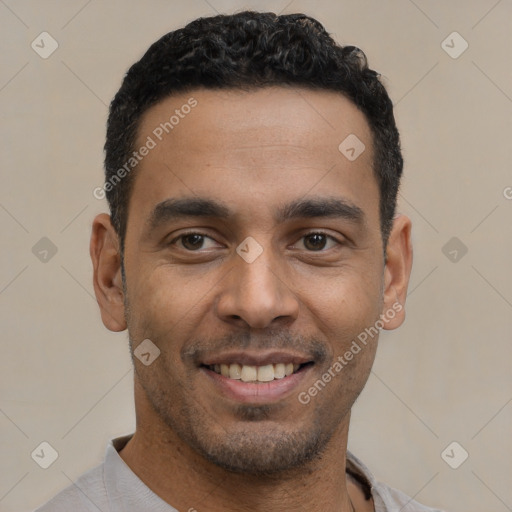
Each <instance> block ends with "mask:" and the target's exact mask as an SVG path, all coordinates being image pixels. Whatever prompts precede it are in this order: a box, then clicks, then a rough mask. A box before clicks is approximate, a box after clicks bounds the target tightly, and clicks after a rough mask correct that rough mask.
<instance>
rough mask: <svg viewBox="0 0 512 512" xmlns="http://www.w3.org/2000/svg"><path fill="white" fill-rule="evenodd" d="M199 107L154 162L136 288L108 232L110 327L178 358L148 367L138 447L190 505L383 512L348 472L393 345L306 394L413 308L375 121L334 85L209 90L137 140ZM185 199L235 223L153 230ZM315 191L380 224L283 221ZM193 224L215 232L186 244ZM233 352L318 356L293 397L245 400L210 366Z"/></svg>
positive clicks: (169, 488)
mask: <svg viewBox="0 0 512 512" xmlns="http://www.w3.org/2000/svg"><path fill="white" fill-rule="evenodd" d="M190 97H194V98H195V99H196V100H197V102H198V104H197V106H196V107H195V108H194V109H193V110H192V111H191V113H190V114H188V115H187V116H185V117H184V118H183V119H181V120H180V123H179V124H178V125H177V126H175V127H174V129H173V131H172V132H171V133H169V134H168V135H166V136H165V138H164V139H163V140H162V141H161V142H159V143H158V144H157V146H156V147H155V148H154V149H152V150H151V151H150V152H149V154H148V155H147V156H146V157H145V158H144V159H143V160H142V161H141V162H140V164H139V165H138V166H137V169H136V176H135V181H134V186H133V189H132V194H131V197H130V201H129V214H128V223H127V233H126V239H125V253H124V265H125V272H126V283H125V286H124V287H123V282H122V277H121V260H120V254H119V247H120V244H119V239H118V237H117V235H116V233H115V230H114V229H113V228H112V225H111V223H110V217H109V216H108V215H106V214H100V215H98V216H97V217H96V218H95V220H94V223H93V230H92V237H91V257H92V261H93V266H94V288H95V292H96V297H97V300H98V303H99V305H100V309H101V314H102V319H103V322H104V324H105V326H106V327H107V328H108V329H110V330H112V331H121V330H124V329H126V328H128V331H129V336H130V343H131V346H132V348H136V347H137V345H138V344H139V343H140V342H141V341H142V340H144V339H147V338H149V339H150V340H151V341H152V342H153V343H154V344H155V345H156V346H157V347H158V348H159V350H160V356H159V357H158V358H157V359H155V361H154V362H153V363H151V364H150V365H149V366H145V365H143V364H142V363H141V362H140V361H139V360H138V359H137V358H136V357H134V366H135V406H136V419H137V428H136V433H135V434H134V436H133V438H132V439H131V441H130V442H129V443H128V444H127V445H126V447H125V448H124V449H123V450H122V451H121V453H120V455H121V457H122V458H123V459H124V461H125V462H126V463H127V464H128V465H129V466H130V468H131V469H132V470H133V471H134V472H135V473H136V474H137V475H138V476H139V477H140V478H141V479H142V480H143V481H144V482H145V483H146V485H148V486H149V487H150V488H151V489H152V490H153V491H154V492H155V493H156V494H158V495H159V496H160V497H161V498H162V499H163V500H165V501H167V502H168V503H169V504H171V505H172V506H174V507H175V508H177V509H179V510H190V509H192V510H193V509H195V510H197V511H201V510H208V511H209V512H217V511H219V512H220V511H223V512H229V511H237V512H240V511H256V510H258V511H259V510H261V511H263V510H274V511H288V510H304V511H306V510H308V511H311V510H319V511H320V510H321V511H323V512H334V511H336V512H339V511H350V510H352V509H351V505H350V501H352V503H353V504H354V507H355V509H356V510H358V511H363V510H373V503H372V501H371V500H369V501H365V500H364V498H363V495H362V491H361V489H360V488H359V485H358V484H356V483H355V482H353V481H352V480H351V479H350V478H349V477H347V476H346V474H345V460H346V449H347V438H348V428H349V421H350V410H351V407H352V405H353V403H354V401H355V400H356V398H357V396H358V395H359V393H360V392H361V390H362V389H363V387H364V385H365V383H366V381H367V378H368V376H369V373H370V370H371V367H372V363H373V360H374V356H375V351H376V348H377V339H378V336H375V337H374V338H373V339H372V340H371V341H370V342H369V343H368V344H367V345H366V346H365V347H364V349H363V350H361V352H359V353H358V354H357V355H355V356H354V358H353V359H352V360H351V361H350V362H349V363H348V364H347V365H346V366H345V367H344V368H343V370H342V371H341V372H339V374H338V375H337V376H336V378H333V379H332V380H331V382H329V383H328V384H327V385H326V386H325V387H324V388H323V389H322V390H321V391H320V392H319V393H318V394H317V395H316V396H314V397H312V398H311V401H310V402H309V403H308V404H307V405H304V404H302V403H300V402H299V400H298V398H297V396H298V393H299V392H301V391H307V390H308V389H309V388H310V387H311V386H312V385H313V384H314V383H315V382H316V381H317V380H318V379H319V378H321V376H322V375H323V374H324V373H325V372H326V371H327V370H328V369H329V368H330V367H331V366H332V364H333V362H334V361H335V360H336V357H337V356H339V355H343V354H344V353H345V352H346V351H347V350H348V349H349V347H350V345H351V342H352V340H354V339H355V338H356V337H357V336H358V334H360V333H361V332H362V331H364V329H365V328H367V327H369V326H372V325H374V324H375V322H376V321H377V320H378V319H379V316H380V315H382V314H386V312H387V311H389V310H390V309H393V304H396V303H397V302H399V303H400V304H401V305H402V306H403V305H404V304H405V297H406V291H407V285H408V280H409V275H410V271H411V264H412V249H411V242H410V230H411V223H410V220H409V219H408V218H407V217H405V216H397V217H396V218H395V219H394V223H393V229H392V232H391V235H390V238H389V241H388V244H387V247H386V263H385V262H384V258H383V241H382V235H381V231H380V219H379V208H378V205H379V189H378V185H377V181H376V178H375V175H374V173H373V170H372V162H373V150H372V137H371V132H370V129H369V126H368V123H367V121H366V119H365V117H364V115H363V114H362V113H361V112H360V111H359V110H358V109H357V108H356V107H355V106H354V105H353V104H352V103H351V102H350V101H349V100H347V99H346V98H345V97H343V96H342V95H340V94H336V93H333V92H326V91H310V90H306V89H291V88H284V87H272V88H266V89H260V90H257V91H251V92H242V91H233V90H231V91H211V90H210V91H209V90H202V89H199V90H194V91H192V92H190V93H187V94H180V95H174V96H172V97H169V98H167V99H165V100H164V101H161V102H160V103H158V104H156V105H155V106H153V107H152V108H151V109H149V110H148V111H147V112H146V113H145V115H144V116H143V118H142V122H141V125H140V129H139V140H138V143H139V144H138V145H137V147H139V145H142V144H143V143H144V141H146V139H147V136H148V135H151V134H152V131H153V130H154V129H155V127H156V126H158V125H159V124H160V123H161V122H163V121H165V120H167V119H169V116H170V115H172V113H173V112H174V110H175V109H177V108H178V109H179V108H180V107H181V106H182V105H183V104H185V103H186V102H187V101H188V99H189V98H190ZM351 133H354V134H356V135H357V137H358V138H359V139H360V140H361V141H363V143H364V144H365V146H366V149H365V151H364V152H363V153H362V154H361V155H360V156H359V157H358V158H357V159H356V160H355V161H353V162H351V161H349V160H348V159H347V158H345V156H343V155H342V154H341V153H340V151H339V150H338V146H339V144H340V142H341V141H343V140H344V139H345V138H346V137H347V136H348V135H349V134H351ZM185 197H195V198H198V197H201V198H209V199H214V200H216V201H218V202H222V203H223V204H224V205H225V206H226V207H227V208H229V211H230V213H229V216H228V217H226V218H220V219H219V218H214V217H211V216H204V217H186V218H179V219H167V220H165V221H163V222H160V223H158V225H157V226H156V227H155V228H154V229H152V228H151V223H150V219H151V216H152V212H153V210H154V209H155V207H156V205H158V204H160V203H162V202H163V201H166V200H167V199H169V198H185ZM311 198H315V199H320V200H321V199H329V198H337V199H342V200H343V201H345V203H348V204H350V205H352V206H356V207H357V208H358V209H360V211H361V213H362V216H361V218H360V219H359V220H358V221H355V220H353V219H347V218H343V217H342V218H338V217H333V218H331V217H322V216H318V217H314V218H305V217H301V218H293V219H288V220H286V221H284V222H277V221H276V218H275V212H276V210H277V209H278V208H280V207H282V206H283V205H284V204H287V203H289V202H292V201H295V200H298V199H311ZM189 231H192V232H199V233H202V234H204V235H206V237H205V238H204V239H203V238H199V243H198V239H197V238H193V237H192V239H191V238H190V237H189V238H183V237H182V238H178V237H179V236H180V235H184V234H185V233H187V232H189ZM312 232H313V233H317V232H323V233H325V234H327V235H328V237H333V238H332V239H331V238H328V237H327V238H323V237H320V241H321V242H322V243H320V247H318V246H315V245H314V244H311V241H312V238H311V236H309V237H306V236H305V235H306V234H308V233H309V234H310V233H312ZM248 236H251V237H253V238H254V239H255V240H256V241H257V242H258V244H260V246H261V247H262V248H263V252H262V254H261V255H260V256H259V257H258V258H257V259H256V260H255V261H253V262H252V263H247V262H246V261H245V260H244V259H242V258H241V257H240V256H239V255H238V254H237V252H236V248H237V246H239V244H240V243H241V242H242V241H243V240H244V239H245V238H246V237H248ZM191 241H192V242H193V243H192V242H191ZM201 243H203V245H202V246H201ZM194 244H195V245H194ZM191 249H192V250H191ZM404 315H405V313H404V309H402V310H401V311H399V312H396V314H395V315H394V318H393V319H390V320H389V321H388V322H387V323H385V325H384V328H385V329H395V328H396V327H398V326H399V325H400V324H401V323H402V322H403V320H404ZM228 347H229V348H236V349H241V350H244V351H248V352H250V353H262V352H264V351H268V350H269V349H270V348H278V349H283V350H290V351H293V352H294V353H297V354H301V355H306V356H308V357H309V358H310V359H311V360H312V361H313V362H314V364H313V365H312V366H311V367H310V368H309V369H308V371H307V373H305V374H304V377H303V378H302V380H301V381H300V385H298V386H297V387H296V389H294V390H293V391H292V392H291V393H288V394H287V395H286V396H284V397H283V398H282V399H280V400H277V401H274V402H268V403H266V402H261V401H260V402H258V403H256V401H255V402H254V403H252V402H249V403H244V404H242V403H240V402H238V401H236V400H234V399H232V398H229V397H227V396H225V395H224V394H223V393H221V392H220V391H219V388H218V387H216V386H215V385H212V381H211V379H210V378H209V377H208V376H207V375H205V372H204V369H201V368H200V367H199V366H198V364H199V363H198V359H200V360H201V359H202V360H204V359H205V358H208V357H211V356H212V355H215V354H216V353H219V352H223V351H225V350H226V349H227V348H228Z"/></svg>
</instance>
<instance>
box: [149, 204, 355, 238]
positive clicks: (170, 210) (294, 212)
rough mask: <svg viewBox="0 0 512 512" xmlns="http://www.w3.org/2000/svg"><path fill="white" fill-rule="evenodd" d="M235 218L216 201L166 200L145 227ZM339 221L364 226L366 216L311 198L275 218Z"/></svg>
mask: <svg viewBox="0 0 512 512" xmlns="http://www.w3.org/2000/svg"><path fill="white" fill-rule="evenodd" d="M231 216H234V213H233V212H232V211H231V210H230V208H229V207H228V206H227V205H226V204H224V203H222V202H219V201H217V200H214V199H210V198H202V197H185V198H179V199H174V198H171V199H166V200H165V201H162V202H161V203H158V204H157V205H156V207H155V208H154V210H153V211H152V212H151V214H150V216H149V219H148V225H149V228H150V230H154V229H156V228H158V227H159V226H161V225H162V224H165V223H168V222H172V221H176V220H179V219H184V218H187V217H201V218H202V217H205V218H206V217H207V218H217V219H227V218H229V217H231ZM324 217H327V218H340V219H345V220H348V221H350V222H354V223H356V224H363V223H364V221H365V214H364V212H363V210H362V209H361V208H359V207H358V206H356V205H355V204H352V203H351V202H349V201H347V200H345V199H341V198H338V197H313V198H309V199H297V200H294V201H291V202H290V203H287V204H285V205H284V206H281V207H280V208H278V209H277V210H276V212H275V215H274V218H275V220H276V222H277V223H283V222H286V221H289V220H293V219H301V218H308V219H311V218H324Z"/></svg>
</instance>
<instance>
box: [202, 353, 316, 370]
mask: <svg viewBox="0 0 512 512" xmlns="http://www.w3.org/2000/svg"><path fill="white" fill-rule="evenodd" d="M312 361H313V359H312V358H311V357H310V356H305V355H302V354H297V353H293V352H288V351H275V350H274V351H271V352H259V353H254V352H253V353H251V352H247V351H236V352H234V351H233V352H223V353H219V354H214V355H211V356H209V357H206V358H205V360H204V361H202V362H201V364H203V365H206V366H211V365H215V364H234V363H238V364H241V365H248V366H265V365H267V364H273V363H293V364H304V363H309V362H312Z"/></svg>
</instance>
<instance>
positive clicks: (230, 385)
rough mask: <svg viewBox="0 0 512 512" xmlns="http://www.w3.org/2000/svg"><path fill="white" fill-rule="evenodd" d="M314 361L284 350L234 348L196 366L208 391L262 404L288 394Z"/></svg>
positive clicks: (309, 369)
mask: <svg viewBox="0 0 512 512" xmlns="http://www.w3.org/2000/svg"><path fill="white" fill-rule="evenodd" d="M314 365H315V362H314V361H313V360H311V359H310V358H307V357H303V356H298V355H293V354H289V353H285V352H279V353H278V352H273V353H268V354H259V355H254V354H253V355H251V354H249V353H241V352H237V353H232V354H224V355H218V356H217V357H215V358H212V359H210V360H207V361H204V362H203V363H202V364H200V367H199V369H200V370H201V373H202V374H203V375H204V376H205V377H206V378H208V382H209V385H208V387H209V389H210V390H211V391H213V392H215V393H219V394H220V395H222V396H223V397H224V398H229V399H231V400H234V401H236V402H243V403H255V404H262V403H273V402H277V401H279V400H283V399H285V398H286V397H288V396H290V395H291V394H292V393H293V391H294V390H296V389H297V388H298V387H299V385H300V384H301V383H302V382H303V381H304V379H306V378H307V375H308V373H309V372H310V371H311V369H312V367H313V366H314ZM212 384H213V386H212Z"/></svg>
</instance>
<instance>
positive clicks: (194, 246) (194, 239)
mask: <svg viewBox="0 0 512 512" xmlns="http://www.w3.org/2000/svg"><path fill="white" fill-rule="evenodd" d="M207 240H209V241H211V242H215V240H213V238H211V237H209V236H207V235H205V234H204V233H196V232H191V233H184V234H182V235H180V236H178V237H176V238H174V239H173V240H172V241H171V242H170V243H169V245H177V242H178V245H179V247H180V248H183V249H185V250H187V251H198V250H199V249H210V248H212V247H215V246H216V245H215V244H210V246H206V247H205V243H206V241H207Z"/></svg>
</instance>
